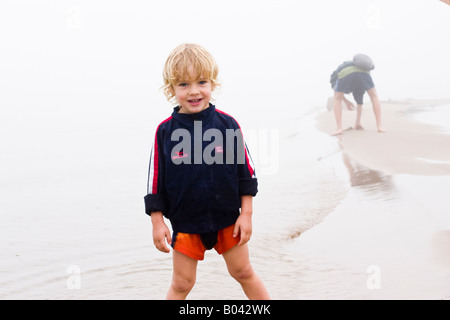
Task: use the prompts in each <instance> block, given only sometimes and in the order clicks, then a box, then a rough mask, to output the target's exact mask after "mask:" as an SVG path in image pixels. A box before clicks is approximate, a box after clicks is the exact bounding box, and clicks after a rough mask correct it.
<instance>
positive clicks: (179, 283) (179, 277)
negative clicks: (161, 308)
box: [166, 250, 198, 300]
mask: <svg viewBox="0 0 450 320" xmlns="http://www.w3.org/2000/svg"><path fill="white" fill-rule="evenodd" d="M197 264H198V261H197V260H195V259H192V258H191V257H188V256H187V255H185V254H183V253H181V252H178V251H176V250H173V276H172V283H171V285H170V289H169V292H168V293H167V297H166V299H167V300H184V299H186V297H187V295H188V294H189V292H190V291H191V290H192V288H193V287H194V284H195V279H196V275H197Z"/></svg>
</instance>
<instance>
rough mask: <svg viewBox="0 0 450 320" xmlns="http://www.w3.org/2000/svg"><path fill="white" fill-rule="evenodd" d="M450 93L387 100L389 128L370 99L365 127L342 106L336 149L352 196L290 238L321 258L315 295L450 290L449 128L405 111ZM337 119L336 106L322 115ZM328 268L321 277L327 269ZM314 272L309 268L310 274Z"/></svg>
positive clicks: (321, 122) (328, 126)
mask: <svg viewBox="0 0 450 320" xmlns="http://www.w3.org/2000/svg"><path fill="white" fill-rule="evenodd" d="M442 104H446V105H448V101H419V100H406V101H401V102H392V101H390V102H382V112H383V115H382V118H383V124H384V126H385V129H386V130H387V132H386V133H378V132H377V131H376V127H375V120H374V117H373V113H372V108H371V105H370V104H368V105H364V107H363V110H364V111H363V122H362V124H363V126H364V127H365V130H364V131H361V130H354V129H351V127H352V126H353V121H354V119H355V112H354V111H353V112H352V111H347V110H345V111H344V112H343V123H344V128H349V129H348V130H346V131H345V132H344V134H343V135H342V136H340V137H336V139H337V140H338V144H339V150H338V151H337V152H336V153H334V154H330V155H326V156H324V157H323V158H322V159H319V160H320V161H330V160H329V158H335V160H336V159H339V158H341V159H342V162H343V164H344V170H343V171H342V172H343V173H341V174H342V175H343V177H344V178H347V179H348V181H349V191H348V193H347V195H346V197H345V198H344V199H343V200H342V201H341V202H340V203H339V205H338V206H337V207H336V208H335V209H334V210H333V212H331V213H330V214H329V215H328V216H327V217H326V218H325V219H324V220H323V221H322V222H321V223H319V224H318V225H316V226H314V227H313V228H311V229H309V230H307V231H306V232H304V233H303V234H301V235H300V237H299V238H298V239H297V241H296V242H295V243H294V244H293V245H292V251H293V254H296V255H302V256H306V257H308V260H309V259H311V260H312V261H314V262H315V263H316V264H317V265H320V266H321V267H320V268H319V269H321V272H317V274H316V277H315V278H316V288H317V287H321V288H322V291H320V290H319V291H316V292H314V293H310V292H307V291H305V292H304V293H303V297H304V298H307V299H308V298H312V299H316V298H318V299H323V298H325V299H450V259H449V255H448V253H449V252H450V215H449V208H450V207H449V205H448V203H447V197H448V191H447V190H448V188H449V187H450V151H449V146H450V135H449V134H447V133H444V132H443V131H442V129H441V128H439V127H437V126H432V125H428V124H423V123H419V122H417V121H415V120H413V119H412V118H411V117H409V116H408V114H409V113H411V112H414V111H415V110H416V111H417V110H429V109H433V108H434V107H435V106H438V105H442ZM317 128H318V129H319V130H321V131H322V132H324V133H328V134H330V133H332V132H333V130H334V129H335V121H334V115H333V112H332V111H325V112H323V113H321V114H320V115H319V116H318V117H317ZM320 275H321V276H322V277H321V276H320ZM313 277H314V276H311V278H313Z"/></svg>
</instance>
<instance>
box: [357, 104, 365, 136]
mask: <svg viewBox="0 0 450 320" xmlns="http://www.w3.org/2000/svg"><path fill="white" fill-rule="evenodd" d="M361 115H362V104H358V105H357V107H356V122H355V129H356V130H364V128H363V127H362V125H361Z"/></svg>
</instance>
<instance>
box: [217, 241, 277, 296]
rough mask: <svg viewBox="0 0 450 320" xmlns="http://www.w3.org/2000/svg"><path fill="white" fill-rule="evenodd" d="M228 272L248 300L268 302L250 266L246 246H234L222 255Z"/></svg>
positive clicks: (260, 283)
mask: <svg viewBox="0 0 450 320" xmlns="http://www.w3.org/2000/svg"><path fill="white" fill-rule="evenodd" d="M223 258H224V259H225V262H226V264H227V268H228V272H229V273H230V275H231V276H232V277H233V278H234V279H236V281H237V282H239V284H240V285H241V287H242V289H243V290H244V292H245V294H246V296H247V297H248V298H249V299H250V300H268V299H270V297H269V293H268V292H267V290H266V287H265V286H264V284H263V282H262V281H261V279H260V278H259V277H258V275H257V274H256V273H255V272H254V271H253V268H252V266H251V264H250V258H249V253H248V246H247V244H244V245H242V246H238V245H236V246H234V247H233V248H231V249H230V250H228V251H227V252H225V253H224V254H223Z"/></svg>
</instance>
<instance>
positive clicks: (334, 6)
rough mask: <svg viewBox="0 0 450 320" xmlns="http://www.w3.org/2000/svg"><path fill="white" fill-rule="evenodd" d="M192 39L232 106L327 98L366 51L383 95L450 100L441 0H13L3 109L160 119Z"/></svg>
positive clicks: (449, 26) (3, 39)
mask: <svg viewBox="0 0 450 320" xmlns="http://www.w3.org/2000/svg"><path fill="white" fill-rule="evenodd" d="M182 42H196V43H199V44H201V45H203V46H205V47H206V48H207V49H208V50H209V51H210V52H211V53H212V54H213V55H214V56H215V57H216V59H217V61H218V63H219V68H220V75H219V76H220V79H221V81H222V84H223V86H222V89H221V91H220V94H219V96H218V101H219V102H220V104H222V105H226V108H225V109H227V110H230V112H233V110H240V109H242V108H247V109H249V110H253V111H256V110H258V111H259V110H263V111H265V112H268V113H271V112H276V113H280V112H289V110H290V109H291V108H293V107H295V108H309V107H310V106H312V105H322V104H325V103H326V100H327V98H328V97H329V96H330V95H331V93H332V92H331V89H330V86H329V83H328V81H329V75H330V74H331V72H332V71H333V70H334V68H335V67H336V66H337V65H338V64H340V63H341V62H343V61H344V60H348V59H351V57H352V56H353V55H354V54H356V53H359V52H362V53H366V54H369V55H370V56H371V57H372V58H373V60H374V62H375V65H376V68H375V70H374V71H373V73H372V75H373V78H374V82H375V85H376V87H377V89H378V92H379V95H380V97H381V99H389V98H393V99H403V98H408V97H413V98H449V97H450V93H449V92H450V91H449V88H450V78H449V71H450V61H449V57H450V6H447V5H445V4H444V3H442V2H441V1H438V0H395V1H392V0H389V1H388V0H378V1H377V0H344V1H335V0H322V1H298V0H276V1H275V0H239V1H236V0H228V1H223V0H221V1H216V0H203V1H197V0H191V1H180V0H175V1H143V0H142V1H136V0H131V1H100V0H97V1H95V0H94V1H92V0H89V1H87V0H86V1H75V0H73V1H64V0H62V1H61V0H58V1H56V0H53V1H42V0H41V1H35V0H33V1H31V0H29V1H12V0H11V1H7V0H3V1H2V2H1V4H0V52H1V53H0V57H1V58H0V70H1V71H0V104H1V105H2V106H1V108H2V109H3V112H5V110H6V109H9V110H11V109H15V110H26V111H27V112H31V113H32V114H33V112H36V113H39V114H40V116H41V117H42V114H48V115H49V116H51V113H52V112H55V110H59V112H62V111H61V110H66V111H67V112H69V113H70V112H75V110H80V111H83V110H84V111H88V110H90V111H91V112H95V110H94V109H96V108H98V109H99V110H100V109H101V110H104V108H108V109H109V110H110V111H111V112H115V111H117V112H119V113H120V112H123V111H122V110H123V109H124V106H127V108H133V106H134V107H138V108H148V107H149V106H151V107H152V108H154V109H153V111H154V112H155V113H157V115H158V116H157V117H158V118H159V117H160V116H159V115H160V114H166V113H167V112H169V111H167V109H164V108H165V107H166V106H167V102H166V101H165V98H164V96H163V94H162V93H161V92H160V91H159V87H160V86H161V82H162V79H161V71H162V68H163V64H164V61H165V59H166V57H167V55H168V54H169V52H170V51H171V50H172V49H173V48H174V47H175V46H176V45H178V44H179V43H182ZM366 100H367V97H366ZM4 108H5V109H4ZM129 110H130V109H128V111H129Z"/></svg>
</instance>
